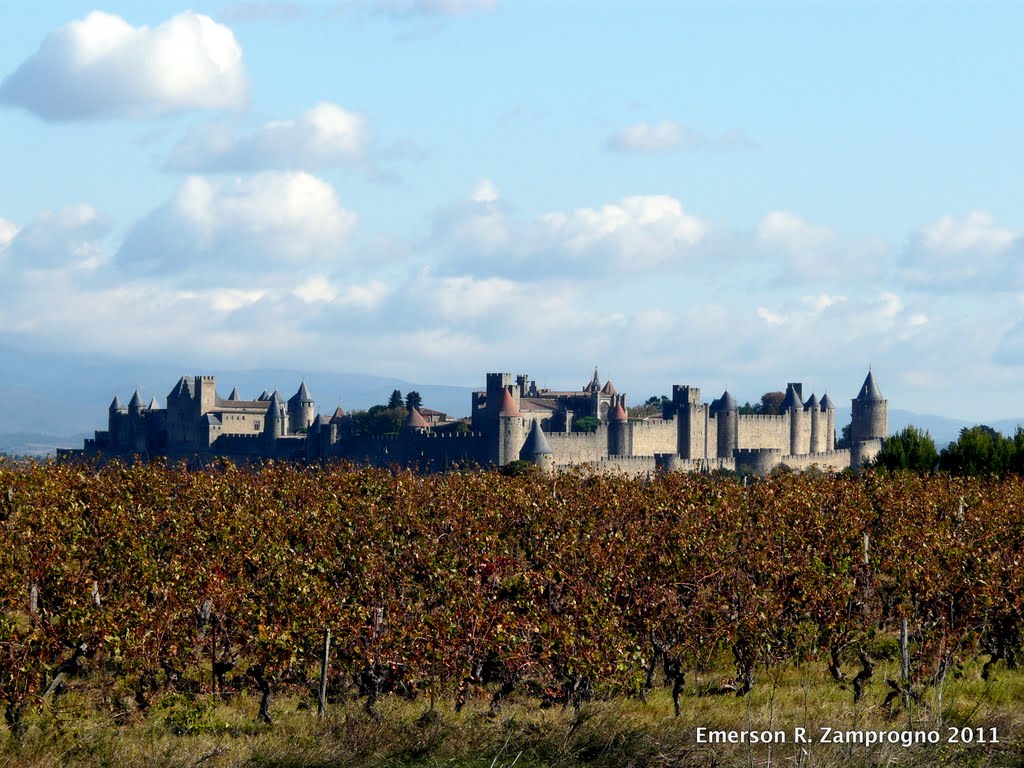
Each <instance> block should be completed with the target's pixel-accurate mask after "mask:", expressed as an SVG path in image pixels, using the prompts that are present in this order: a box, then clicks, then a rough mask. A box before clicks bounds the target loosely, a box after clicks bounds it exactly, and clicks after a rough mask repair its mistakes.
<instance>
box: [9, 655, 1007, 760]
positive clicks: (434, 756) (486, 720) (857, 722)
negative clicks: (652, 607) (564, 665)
mask: <svg viewBox="0 0 1024 768" xmlns="http://www.w3.org/2000/svg"><path fill="white" fill-rule="evenodd" d="M728 672H729V669H728V667H725V666H723V668H722V669H720V670H710V671H708V672H707V673H706V674H703V675H697V676H695V675H691V676H690V678H689V682H688V684H687V686H686V688H685V693H684V697H683V700H682V701H683V708H682V714H681V716H680V717H678V718H677V717H675V716H674V715H673V707H672V700H671V696H670V695H669V692H668V690H667V689H665V688H659V689H656V690H654V691H653V692H652V693H651V694H650V696H649V698H648V701H647V702H643V701H640V700H639V699H628V698H622V697H620V698H615V699H611V700H607V701H601V700H595V701H590V702H586V703H584V704H583V705H582V706H581V707H580V709H579V710H574V709H572V708H562V707H552V708H548V709H542V708H540V707H539V705H538V702H536V701H534V700H530V699H527V698H525V697H516V696H512V697H510V698H509V699H508V700H507V703H506V704H505V705H504V706H503V708H502V709H501V711H500V712H499V713H498V714H491V713H490V712H489V706H488V704H489V695H488V692H487V691H485V690H483V689H477V690H476V691H475V694H474V697H473V699H472V700H471V702H470V705H469V706H467V707H466V708H464V709H463V710H462V711H461V712H458V713H457V712H455V710H454V708H453V705H452V702H450V701H437V702H436V703H435V704H434V706H433V707H431V705H430V702H429V701H427V700H425V699H423V698H420V699H417V700H414V701H409V700H406V699H402V698H398V697H388V698H385V699H384V700H382V701H381V702H380V704H379V705H378V711H379V714H380V716H379V717H378V718H372V717H370V716H368V715H367V714H366V713H365V712H364V711H363V707H362V702H361V701H360V700H359V699H358V698H357V697H356V696H355V694H354V692H341V693H340V694H339V699H340V700H338V701H335V702H333V703H332V704H331V705H330V706H329V708H328V714H327V717H326V718H325V719H324V720H322V721H321V720H318V719H317V718H316V707H315V703H314V702H313V699H312V697H311V696H310V695H303V693H302V692H301V691H293V692H291V693H290V695H288V696H281V697H279V698H277V699H276V700H275V704H274V707H273V714H274V720H275V721H274V723H273V725H257V724H256V723H255V713H256V711H257V704H258V702H257V701H256V699H254V698H252V697H249V696H248V695H245V694H238V695H235V696H232V697H231V699H230V700H229V701H224V700H223V699H221V698H220V697H214V696H209V695H186V694H181V693H174V694H167V695H165V696H163V697H162V698H160V699H158V700H157V701H156V702H154V703H153V704H152V705H151V706H150V707H149V709H148V710H147V711H146V712H145V713H142V712H139V711H135V710H134V708H133V706H132V705H131V702H130V697H125V696H122V692H121V691H119V690H118V688H117V685H116V683H115V682H113V681H107V680H102V679H98V676H88V675H87V676H85V677H84V678H82V679H78V680H74V681H72V682H71V683H70V684H69V687H68V689H67V690H66V691H65V692H64V693H63V694H62V695H60V696H59V697H58V698H57V700H56V701H55V702H53V703H51V704H50V705H49V706H48V707H46V708H44V709H42V710H41V711H40V713H39V714H37V715H33V717H32V718H31V719H30V721H29V723H28V728H27V730H26V731H25V732H24V733H23V734H21V735H20V737H19V738H15V737H13V736H12V735H11V734H9V733H6V732H0V733H2V736H0V765H3V766H35V767H38V768H42V767H43V766H81V767H83V768H85V767H86V766H90V767H91V766H117V767H118V768H129V767H130V766H150V765H166V766H181V767H185V766H209V767H210V768H216V767H224V766H268V767H269V766H382V767H383V766H389V767H395V768H397V767H398V766H438V767H440V766H456V767H462V766H465V767H467V768H468V767H469V766H481V768H500V767H503V768H510V767H511V766H513V765H514V766H541V765H542V766H706V765H716V766H770V765H778V766H807V768H815V767H819V766H820V767H824V766H840V765H854V766H1017V765H1022V764H1024V762H1022V760H1024V758H1022V757H1021V755H1022V754H1024V674H1022V673H1021V672H1019V671H1011V670H1007V669H1005V668H1004V667H1003V666H1002V665H1000V666H999V667H998V668H997V674H995V675H994V676H993V678H992V679H991V680H989V681H988V682H986V681H983V680H982V679H981V677H980V674H979V668H978V667H976V666H972V667H971V668H968V669H966V670H963V671H962V672H961V673H958V674H956V675H950V676H949V677H948V678H947V680H946V682H945V684H944V685H943V686H942V688H941V689H940V688H929V689H926V690H925V692H924V693H923V695H922V697H921V701H920V702H912V705H911V708H910V710H909V711H907V710H905V709H904V708H903V706H902V704H899V705H897V706H896V707H895V710H894V711H893V712H892V713H891V714H890V713H889V712H888V711H887V710H886V708H885V707H883V705H882V702H883V700H884V698H885V696H886V692H887V691H888V686H887V685H886V682H885V680H886V678H887V677H893V676H895V675H897V674H898V670H897V668H896V667H895V665H894V663H892V662H887V663H886V664H880V665H879V666H878V668H877V670H876V673H875V677H874V678H873V679H872V681H871V682H870V684H869V685H868V687H867V690H866V695H865V698H864V700H863V701H862V702H860V703H859V704H856V705H854V704H853V703H852V695H851V692H850V690H848V689H843V688H841V687H840V686H839V685H837V684H836V683H835V682H834V681H832V680H831V679H827V673H826V671H825V670H824V669H821V668H820V667H818V666H817V665H803V666H784V667H778V668H776V669H773V670H771V671H766V672H761V673H760V675H759V677H758V681H757V685H756V686H755V687H754V689H753V691H752V692H751V693H750V694H749V695H747V696H745V697H736V696H733V695H729V694H717V693H710V692H709V691H710V690H713V689H714V688H716V687H717V686H718V684H719V681H720V679H721V677H722V676H723V675H726V674H728ZM823 727H828V728H832V729H835V730H837V731H842V732H846V731H853V732H856V733H861V734H865V738H866V739H867V738H870V737H868V736H867V734H868V733H869V732H870V733H873V734H876V736H875V737H874V738H880V740H881V742H882V743H876V744H871V745H868V744H864V743H852V744H851V743H825V742H824V741H823V740H822V737H823V734H824V731H823V730H822V728H823ZM700 728H705V729H708V730H715V731H725V732H731V733H735V734H736V738H743V734H751V733H752V732H756V733H760V732H763V731H769V732H772V733H776V732H781V734H782V738H783V739H784V741H777V742H776V743H770V744H764V743H760V744H750V743H734V744H729V743H724V744H711V743H700V739H699V738H698V734H699V731H698V729H700ZM801 728H802V729H805V734H806V738H807V740H808V743H803V744H800V743H796V742H797V740H798V733H799V731H798V729H801ZM964 728H966V729H968V730H967V732H964V731H963V730H962V729H964ZM908 729H911V730H912V731H913V732H914V733H918V734H924V735H927V734H928V733H929V732H933V733H934V734H936V736H933V738H936V737H937V739H938V742H939V743H938V744H920V743H919V744H913V745H909V746H907V745H904V744H902V743H896V744H893V743H888V739H890V738H892V739H896V740H900V739H903V738H907V737H906V735H905V733H904V732H905V731H907V730H908ZM978 729H982V730H981V731H979V730H978ZM992 729H995V731H994V733H995V738H997V739H998V741H995V742H993V741H992V739H993V731H992ZM954 730H955V732H956V733H957V735H967V734H968V733H969V734H970V735H971V736H972V737H973V738H974V740H975V742H977V740H978V735H979V733H980V734H981V735H983V737H984V739H985V742H986V743H971V744H962V743H961V744H951V743H949V739H950V735H951V733H953V732H954ZM890 733H892V734H893V735H892V736H890V735H889V734H890ZM918 738H923V736H918Z"/></svg>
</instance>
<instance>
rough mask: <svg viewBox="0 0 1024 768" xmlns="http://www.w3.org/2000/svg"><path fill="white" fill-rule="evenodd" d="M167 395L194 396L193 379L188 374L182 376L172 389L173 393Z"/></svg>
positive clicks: (170, 396) (172, 396) (171, 396)
mask: <svg viewBox="0 0 1024 768" xmlns="http://www.w3.org/2000/svg"><path fill="white" fill-rule="evenodd" d="M167 397H169V398H174V397H192V379H190V378H189V377H188V376H182V377H181V378H180V379H178V383H177V384H175V385H174V389H172V390H171V394H169V395H168V396H167Z"/></svg>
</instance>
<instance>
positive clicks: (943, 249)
mask: <svg viewBox="0 0 1024 768" xmlns="http://www.w3.org/2000/svg"><path fill="white" fill-rule="evenodd" d="M918 237H919V238H920V241H921V245H922V246H923V247H924V248H926V249H928V250H932V251H936V252H940V253H948V254H952V253H979V252H980V253H998V252H1000V251H1003V250H1005V249H1006V248H1008V247H1009V246H1010V245H1012V244H1013V242H1014V241H1015V240H1017V239H1018V238H1019V237H1020V235H1018V234H1017V233H1016V232H1014V231H1013V230H1010V229H1006V228H1003V227H997V226H996V225H995V221H994V219H993V217H992V214H990V213H987V212H985V211H973V212H972V213H969V214H968V215H967V218H965V219H963V220H962V221H957V220H956V219H954V218H953V217H952V216H943V217H941V218H940V219H938V220H936V221H933V222H932V223H930V224H927V225H925V226H924V227H922V228H921V230H920V232H919V235H918Z"/></svg>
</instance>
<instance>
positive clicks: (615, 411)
mask: <svg viewBox="0 0 1024 768" xmlns="http://www.w3.org/2000/svg"><path fill="white" fill-rule="evenodd" d="M625 420H626V409H625V408H623V407H622V403H616V404H615V407H614V408H612V410H611V413H609V414H608V421H625Z"/></svg>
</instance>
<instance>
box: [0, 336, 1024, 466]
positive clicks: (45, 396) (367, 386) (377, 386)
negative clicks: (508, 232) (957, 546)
mask: <svg viewBox="0 0 1024 768" xmlns="http://www.w3.org/2000/svg"><path fill="white" fill-rule="evenodd" d="M0 359H3V360H4V361H5V368H6V371H7V374H8V375H7V376H6V377H5V378H4V379H3V380H0V402H3V403H4V406H5V407H4V408H3V409H0V451H2V452H5V453H18V454H28V455H45V454H47V453H54V452H55V451H56V449H57V448H58V447H60V448H73V447H80V446H81V444H82V439H83V437H85V436H91V435H92V431H93V430H96V429H105V428H106V424H107V406H108V405H109V404H110V401H111V399H112V398H113V396H114V395H115V394H117V395H118V396H119V397H121V399H122V401H123V402H128V398H130V397H131V396H132V393H133V392H134V391H135V390H136V388H137V389H138V390H139V393H140V394H141V395H142V398H143V400H144V401H145V402H147V403H148V402H149V401H150V400H151V399H152V398H153V397H156V398H157V402H158V403H159V404H160V405H161V406H164V405H166V400H165V398H166V396H167V393H168V392H170V391H171V389H172V388H173V386H174V384H175V382H177V380H178V379H179V378H180V377H181V376H182V375H194V373H195V371H184V370H181V369H180V368H176V367H172V366H170V365H164V364H152V363H148V364H147V363H141V364H140V363H134V362H116V361H110V360H102V361H101V360H89V359H82V358H77V359H76V358H59V357H53V356H49V355H46V354H43V353H36V352H33V351H26V350H22V349H17V348H4V347H0ZM204 372H206V371H205V370H204ZM210 373H213V374H214V375H216V376H217V382H218V386H219V388H220V389H221V390H222V391H221V393H220V394H221V395H222V396H224V397H226V396H227V395H228V393H229V392H230V391H231V388H232V387H235V386H237V387H238V389H239V392H240V393H241V394H242V397H244V398H248V397H251V398H255V397H257V396H258V395H259V394H260V393H262V392H263V390H264V389H267V390H270V391H273V390H274V389H275V388H276V389H279V390H280V391H281V394H282V395H283V396H284V397H285V399H287V398H289V397H291V396H292V395H293V394H294V393H295V390H296V389H298V386H299V382H300V381H303V380H304V381H305V382H306V386H307V387H308V388H309V391H310V393H311V394H312V396H313V399H314V400H316V406H317V410H319V411H320V412H321V413H330V412H332V411H333V410H334V409H335V408H336V407H337V406H338V405H341V406H342V407H343V408H344V409H345V410H347V411H350V410H355V409H365V408H369V407H370V406H372V405H375V404H377V403H382V402H386V401H387V399H388V397H389V395H390V394H391V392H392V390H395V389H397V390H400V391H401V392H402V394H403V395H405V394H406V393H407V392H409V391H410V390H416V391H417V392H419V393H420V395H422V397H423V404H424V405H425V406H426V407H428V408H433V409H434V410H438V411H443V412H445V413H448V414H450V415H452V416H456V417H457V416H466V415H468V414H469V407H470V394H471V393H472V392H473V391H474V388H473V387H457V386H450V385H443V384H422V383H417V382H410V381H405V380H403V379H396V378H389V377H383V376H371V375H368V374H362V373H300V372H299V371H294V370H289V369H284V368H260V369H254V370H248V371H231V370H222V371H210ZM482 384H483V382H481V386H482ZM849 422H850V409H849V408H838V409H837V410H836V424H837V425H845V424H848V423H849ZM975 423H976V422H971V421H965V420H962V419H953V418H947V417H944V416H935V415H933V414H922V413H915V412H913V411H906V410H901V409H891V410H890V411H889V431H890V433H892V432H897V431H899V430H901V429H903V428H904V427H906V426H907V425H910V424H913V425H914V426H916V427H920V428H922V429H926V430H928V432H929V433H930V434H931V436H932V438H933V439H934V440H935V444H936V446H938V447H939V448H940V449H941V448H943V447H945V446H946V445H947V444H948V443H950V442H952V441H953V440H956V439H957V437H958V436H959V434H960V430H961V429H963V428H964V427H970V426H973V425H974V424H975ZM1018 424H1022V425H1024V417H1021V418H1008V419H1000V420H998V421H994V422H988V425H989V426H991V427H993V428H995V429H997V430H999V431H1000V432H1002V433H1004V434H1008V435H1012V434H1013V433H1014V431H1015V430H1016V428H1017V425H1018Z"/></svg>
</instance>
